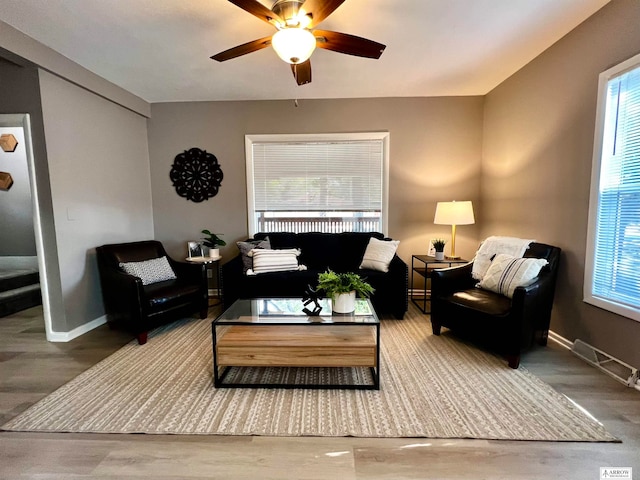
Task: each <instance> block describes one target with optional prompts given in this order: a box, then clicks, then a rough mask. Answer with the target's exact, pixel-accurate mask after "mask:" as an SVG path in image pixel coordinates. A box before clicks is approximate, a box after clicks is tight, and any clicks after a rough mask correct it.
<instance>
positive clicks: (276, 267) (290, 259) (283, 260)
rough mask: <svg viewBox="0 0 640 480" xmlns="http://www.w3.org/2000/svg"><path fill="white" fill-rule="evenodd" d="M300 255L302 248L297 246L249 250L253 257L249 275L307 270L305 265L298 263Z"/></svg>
mask: <svg viewBox="0 0 640 480" xmlns="http://www.w3.org/2000/svg"><path fill="white" fill-rule="evenodd" d="M299 255H300V250H299V249H297V248H288V249H281V250H263V249H258V248H254V249H253V250H251V251H250V252H249V256H251V257H253V268H251V269H249V270H247V275H258V274H260V273H269V272H287V271H292V270H306V269H307V267H305V266H304V265H298V256H299Z"/></svg>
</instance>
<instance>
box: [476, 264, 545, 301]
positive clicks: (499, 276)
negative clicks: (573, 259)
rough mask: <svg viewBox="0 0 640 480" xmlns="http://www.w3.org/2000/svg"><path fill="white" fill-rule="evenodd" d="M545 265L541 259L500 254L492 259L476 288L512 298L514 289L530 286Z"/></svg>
mask: <svg viewBox="0 0 640 480" xmlns="http://www.w3.org/2000/svg"><path fill="white" fill-rule="evenodd" d="M547 263H549V262H547V260H545V259H543V258H518V257H513V256H511V255H506V254H504V253H501V254H499V255H496V257H495V258H494V259H493V261H492V262H491V265H490V266H489V268H488V270H487V273H485V274H484V277H482V280H481V281H480V283H479V284H478V286H479V287H480V288H484V289H486V290H491V291H492V292H496V293H500V294H502V295H505V296H506V297H509V298H513V292H514V291H515V289H516V288H517V287H526V286H527V285H531V284H532V283H533V282H534V281H535V279H536V277H537V276H538V274H539V273H540V270H541V269H542V267H544V266H545V265H547Z"/></svg>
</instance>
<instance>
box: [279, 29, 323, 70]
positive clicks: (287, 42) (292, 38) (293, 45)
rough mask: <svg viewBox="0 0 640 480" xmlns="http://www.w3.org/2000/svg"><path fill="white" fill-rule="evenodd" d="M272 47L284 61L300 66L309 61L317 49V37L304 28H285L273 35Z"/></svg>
mask: <svg viewBox="0 0 640 480" xmlns="http://www.w3.org/2000/svg"><path fill="white" fill-rule="evenodd" d="M271 45H272V46H273V49H274V50H275V51H276V53H277V54H278V56H279V57H280V58H281V59H282V60H284V61H285V62H287V63H290V64H298V63H303V62H306V61H307V60H309V57H311V54H312V53H313V51H314V50H315V49H316V37H314V36H313V33H311V32H310V31H309V30H307V29H304V28H283V29H282V30H278V31H277V32H276V33H275V34H274V35H273V37H272V38H271Z"/></svg>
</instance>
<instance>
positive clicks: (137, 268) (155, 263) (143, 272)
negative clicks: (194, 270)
mask: <svg viewBox="0 0 640 480" xmlns="http://www.w3.org/2000/svg"><path fill="white" fill-rule="evenodd" d="M120 268H122V270H124V271H125V272H126V273H128V274H129V275H133V276H134V277H138V278H140V280H142V284H143V285H151V284H152V283H158V282H164V281H165V280H174V279H175V278H176V274H175V272H174V271H173V268H171V265H169V260H167V257H160V258H152V259H150V260H143V261H142V262H122V263H120Z"/></svg>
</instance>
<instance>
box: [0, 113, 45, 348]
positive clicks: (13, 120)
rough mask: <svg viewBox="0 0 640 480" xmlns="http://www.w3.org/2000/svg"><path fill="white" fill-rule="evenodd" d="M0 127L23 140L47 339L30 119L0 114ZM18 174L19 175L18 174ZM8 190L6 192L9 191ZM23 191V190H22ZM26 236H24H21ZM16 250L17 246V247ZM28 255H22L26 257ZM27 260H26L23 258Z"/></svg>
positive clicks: (43, 257) (19, 115)
mask: <svg viewBox="0 0 640 480" xmlns="http://www.w3.org/2000/svg"><path fill="white" fill-rule="evenodd" d="M0 127H2V128H11V129H17V130H16V132H18V135H19V137H20V140H21V141H23V142H24V154H25V156H26V163H27V172H25V175H24V176H22V177H21V179H22V180H23V181H24V180H26V179H28V182H29V187H30V194H31V210H32V222H33V232H34V235H35V239H34V242H35V256H36V258H37V268H38V271H39V276H40V290H41V295H42V311H43V316H44V323H45V330H46V334H47V339H48V340H50V339H51V338H52V337H53V335H54V332H53V328H52V321H51V301H50V295H49V288H48V282H47V279H48V274H49V272H48V269H47V265H46V263H45V261H44V259H45V248H44V246H45V243H44V237H43V232H42V222H41V215H40V202H39V197H38V190H37V188H36V186H37V182H36V168H35V161H34V155H33V142H32V136H31V120H30V117H29V114H26V113H22V114H0ZM18 176H19V175H18ZM9 191H10V190H8V191H7V192H9ZM23 193H24V192H23ZM23 238H26V237H23ZM17 248H18V250H17V251H20V249H19V246H18V247H17ZM29 251H31V250H30V249H29V248H28V246H25V250H24V252H29ZM28 256H29V255H24V257H28ZM24 261H25V262H28V260H24Z"/></svg>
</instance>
